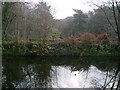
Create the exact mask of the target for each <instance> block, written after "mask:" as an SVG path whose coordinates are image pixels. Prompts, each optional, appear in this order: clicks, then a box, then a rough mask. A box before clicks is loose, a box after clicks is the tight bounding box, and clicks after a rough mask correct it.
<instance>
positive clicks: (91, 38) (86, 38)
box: [80, 33, 97, 44]
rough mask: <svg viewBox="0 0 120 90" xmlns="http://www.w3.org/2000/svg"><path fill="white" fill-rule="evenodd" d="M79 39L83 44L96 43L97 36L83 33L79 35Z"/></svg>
mask: <svg viewBox="0 0 120 90" xmlns="http://www.w3.org/2000/svg"><path fill="white" fill-rule="evenodd" d="M80 41H81V42H82V43H84V44H93V43H96V41H97V38H96V36H95V35H94V34H91V33H85V34H83V35H82V36H81V37H80Z"/></svg>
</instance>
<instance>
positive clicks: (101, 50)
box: [2, 42, 120, 56]
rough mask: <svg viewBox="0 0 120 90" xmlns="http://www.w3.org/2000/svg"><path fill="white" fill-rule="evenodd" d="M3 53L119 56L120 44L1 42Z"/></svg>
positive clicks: (20, 54)
mask: <svg viewBox="0 0 120 90" xmlns="http://www.w3.org/2000/svg"><path fill="white" fill-rule="evenodd" d="M2 53H3V55H19V56H120V45H109V44H103V45H92V44H80V43H74V42H72V43H71V42H70V43H68V42H67V43H65V42H62V43H52V44H47V43H46V44H40V43H39V44H38V43H27V44H25V43H19V44H15V43H3V44H2Z"/></svg>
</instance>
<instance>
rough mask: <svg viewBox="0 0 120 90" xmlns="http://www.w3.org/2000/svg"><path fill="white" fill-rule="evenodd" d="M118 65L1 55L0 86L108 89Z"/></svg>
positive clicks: (111, 60)
mask: <svg viewBox="0 0 120 90" xmlns="http://www.w3.org/2000/svg"><path fill="white" fill-rule="evenodd" d="M119 63H120V62H119V57H83V58H80V57H79V58H75V57H5V56H3V78H2V85H3V88H103V87H108V88H110V87H112V85H113V80H114V79H115V85H114V87H117V84H118V79H119V76H120V73H117V75H116V72H117V71H118V70H119ZM115 75H116V78H113V76H115ZM112 78H113V79H112Z"/></svg>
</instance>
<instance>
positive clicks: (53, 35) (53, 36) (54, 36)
mask: <svg viewBox="0 0 120 90" xmlns="http://www.w3.org/2000/svg"><path fill="white" fill-rule="evenodd" d="M60 34H61V32H60V31H59V30H58V29H57V28H52V29H51V32H50V33H49V35H48V40H60Z"/></svg>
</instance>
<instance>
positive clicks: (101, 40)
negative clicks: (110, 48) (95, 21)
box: [67, 32, 110, 44]
mask: <svg viewBox="0 0 120 90" xmlns="http://www.w3.org/2000/svg"><path fill="white" fill-rule="evenodd" d="M67 41H68V42H79V43H83V44H105V43H109V42H110V40H109V39H108V34H107V33H106V32H105V33H102V34H99V35H98V36H97V37H96V36H95V35H94V34H91V33H85V34H83V35H81V37H78V38H77V37H75V36H73V35H71V36H70V37H68V39H67Z"/></svg>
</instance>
